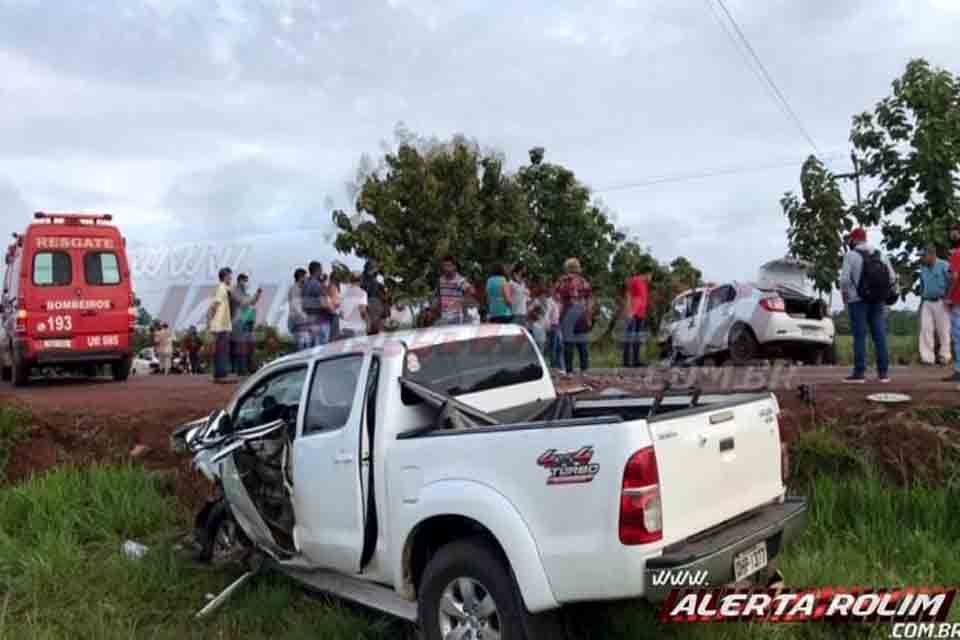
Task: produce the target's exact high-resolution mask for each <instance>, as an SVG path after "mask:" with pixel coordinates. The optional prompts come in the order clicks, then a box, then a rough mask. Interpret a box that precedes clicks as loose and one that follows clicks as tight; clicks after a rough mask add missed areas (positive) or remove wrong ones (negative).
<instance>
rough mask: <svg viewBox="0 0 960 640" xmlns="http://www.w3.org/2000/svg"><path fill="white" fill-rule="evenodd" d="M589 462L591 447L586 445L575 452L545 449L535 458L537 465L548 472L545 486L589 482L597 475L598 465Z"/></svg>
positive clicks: (591, 455)
mask: <svg viewBox="0 0 960 640" xmlns="http://www.w3.org/2000/svg"><path fill="white" fill-rule="evenodd" d="M591 460H593V446H592V445H587V446H585V447H580V448H579V449H577V450H576V451H566V452H559V451H557V450H556V449H547V450H546V451H544V452H543V453H542V454H540V457H539V458H537V464H538V465H540V466H541V467H543V468H545V469H547V470H548V471H549V472H550V475H549V476H548V477H547V484H577V483H583V482H590V481H591V480H593V477H594V476H595V475H597V473H599V471H600V465H599V464H597V463H595V462H591Z"/></svg>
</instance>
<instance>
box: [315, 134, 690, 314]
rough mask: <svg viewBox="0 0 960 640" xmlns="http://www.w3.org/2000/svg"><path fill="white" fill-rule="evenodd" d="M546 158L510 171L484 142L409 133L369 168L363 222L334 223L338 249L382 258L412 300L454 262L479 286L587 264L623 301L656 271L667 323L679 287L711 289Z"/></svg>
mask: <svg viewBox="0 0 960 640" xmlns="http://www.w3.org/2000/svg"><path fill="white" fill-rule="evenodd" d="M545 156H546V152H545V151H544V149H543V148H540V147H537V148H534V149H532V150H531V151H530V154H529V160H530V163H529V164H528V165H524V166H521V167H520V168H519V169H518V170H517V172H516V173H515V174H511V173H508V172H507V171H505V169H504V160H503V158H502V157H501V155H500V154H498V153H495V152H490V151H484V150H482V149H481V148H480V146H479V145H478V144H477V143H476V142H474V141H470V140H467V139H466V138H464V137H462V136H457V137H454V138H453V139H452V140H451V141H449V142H442V141H439V140H436V139H429V140H428V139H424V138H419V137H417V136H415V135H414V134H412V133H410V132H409V131H408V130H406V129H405V128H402V127H401V128H399V129H398V132H397V145H396V149H395V150H392V151H388V152H386V153H385V155H384V157H383V159H382V160H381V161H380V162H379V164H377V165H374V164H373V163H372V162H370V161H369V160H366V159H364V160H362V164H363V168H362V169H361V175H360V177H359V179H358V181H357V185H356V190H355V193H356V208H357V213H356V215H353V216H350V215H348V214H347V213H346V212H344V211H335V212H334V214H333V219H334V223H335V225H336V227H337V230H338V234H337V237H336V240H335V246H336V248H337V250H338V251H340V252H343V253H351V252H352V253H354V254H356V255H357V256H359V257H361V258H371V257H375V258H377V259H378V260H379V262H380V264H381V266H382V268H383V272H384V274H385V275H386V276H387V279H388V281H390V282H392V283H394V284H395V287H396V289H398V290H399V291H400V292H401V293H402V294H405V296H407V297H413V298H418V297H422V296H424V295H425V294H426V293H427V292H428V291H429V290H430V289H431V287H432V285H433V282H434V278H435V275H436V271H437V268H438V263H439V260H440V258H441V257H443V256H444V255H446V254H448V253H449V254H452V255H454V256H455V257H457V259H458V261H459V263H460V271H461V272H462V273H463V274H464V275H465V276H466V277H467V278H468V279H469V280H471V281H472V282H474V283H477V284H481V283H482V282H483V280H484V278H485V277H486V276H487V275H488V273H489V269H490V267H491V265H493V264H495V263H505V264H507V265H511V264H513V263H515V262H517V261H523V262H525V263H526V264H527V265H528V267H529V271H530V273H531V275H533V276H534V277H537V278H543V279H545V280H547V281H552V280H554V279H555V278H556V277H557V276H559V275H560V274H561V273H562V271H563V263H564V261H565V260H566V259H567V258H570V257H577V258H579V259H580V262H581V265H582V267H583V273H584V275H585V276H586V277H587V278H589V279H590V280H591V282H592V284H593V286H594V290H595V291H597V292H598V294H599V295H600V296H602V297H605V298H606V299H608V300H609V299H611V298H612V299H613V300H617V299H619V298H620V297H621V296H622V294H623V286H624V282H625V281H626V278H627V277H628V276H629V275H633V274H635V273H648V274H650V276H651V315H655V314H657V313H659V314H660V315H662V312H663V310H665V309H666V308H668V306H669V303H670V299H671V297H672V294H673V293H674V291H675V289H677V287H681V286H682V288H684V289H685V288H689V287H692V286H697V285H698V284H700V283H701V279H702V274H701V272H700V271H699V270H698V269H697V268H695V267H694V266H693V265H692V264H691V263H690V261H689V260H687V259H686V258H679V259H677V260H675V261H674V262H673V263H672V264H671V265H663V264H660V263H659V262H658V261H657V260H656V259H655V258H653V256H652V255H651V253H650V251H649V250H647V249H645V248H643V247H641V246H640V245H639V244H637V243H636V242H626V241H625V238H624V235H623V234H622V233H621V232H619V231H618V230H617V229H616V227H615V225H614V224H613V222H612V221H611V216H610V215H609V214H608V213H607V212H606V211H605V210H604V208H603V206H602V205H601V204H600V203H598V202H596V201H595V200H593V198H592V197H591V195H590V190H589V189H588V188H587V187H586V186H585V185H583V184H582V183H581V182H579V181H578V180H577V178H576V176H575V175H574V173H573V172H572V171H570V170H569V169H567V168H566V167H563V166H562V165H559V164H553V163H548V162H545V161H544V158H545ZM479 293H480V295H481V296H482V288H481V291H480V292H479ZM617 304H618V303H617V302H613V303H612V304H609V305H608V306H609V307H611V309H612V308H613V307H616V306H617ZM660 315H657V318H659V317H660Z"/></svg>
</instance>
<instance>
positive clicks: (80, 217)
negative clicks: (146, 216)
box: [33, 211, 113, 226]
mask: <svg viewBox="0 0 960 640" xmlns="http://www.w3.org/2000/svg"><path fill="white" fill-rule="evenodd" d="M33 217H34V219H35V220H43V221H45V222H48V223H50V224H74V225H84V224H87V225H94V226H95V225H97V224H99V223H103V222H110V221H111V220H113V216H112V215H110V214H109V213H46V212H44V211H37V212H36V213H34V214H33Z"/></svg>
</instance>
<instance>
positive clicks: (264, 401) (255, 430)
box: [220, 365, 307, 551]
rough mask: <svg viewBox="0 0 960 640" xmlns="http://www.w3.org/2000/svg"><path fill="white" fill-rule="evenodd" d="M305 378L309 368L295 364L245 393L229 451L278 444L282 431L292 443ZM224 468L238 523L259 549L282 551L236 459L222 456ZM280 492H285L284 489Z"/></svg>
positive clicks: (231, 416) (237, 409)
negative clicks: (278, 437) (265, 441)
mask: <svg viewBox="0 0 960 640" xmlns="http://www.w3.org/2000/svg"><path fill="white" fill-rule="evenodd" d="M306 378H307V367H306V365H296V366H292V367H288V368H285V369H282V370H279V371H275V372H271V373H269V374H266V375H265V376H264V377H263V378H260V379H258V380H256V381H255V382H254V383H253V384H252V385H251V386H250V387H249V388H248V389H246V390H244V391H242V392H241V395H240V397H239V399H238V400H237V402H236V403H235V404H234V408H233V411H232V412H231V413H230V414H229V418H228V421H229V423H228V424H229V427H228V428H229V431H230V433H232V434H233V435H234V436H236V440H235V441H234V442H233V443H232V444H231V445H229V447H228V448H229V449H238V448H240V447H246V446H256V443H257V442H258V441H262V440H265V439H266V438H268V437H270V438H271V441H275V440H276V435H277V434H278V432H280V431H282V430H286V431H287V434H288V437H287V438H286V442H289V441H290V439H292V437H293V435H294V433H295V429H296V423H297V416H298V415H299V413H300V406H301V400H302V398H303V396H304V392H305V383H306ZM221 453H222V454H226V453H228V451H226V450H224V451H223V452H221ZM279 455H280V456H287V455H289V452H288V451H281V452H279ZM222 465H223V466H222V468H221V472H220V477H221V480H222V482H223V493H224V496H225V497H226V499H227V501H228V502H229V504H230V508H231V511H232V512H233V514H234V516H235V517H236V519H237V522H238V523H239V524H240V526H241V527H242V528H243V530H244V532H245V533H246V534H247V536H248V537H249V538H250V539H251V540H252V541H253V542H255V543H257V544H258V545H259V546H262V547H264V548H266V549H270V550H274V551H281V550H282V548H281V547H280V546H279V545H278V544H277V540H276V538H275V537H274V535H273V533H271V530H270V527H269V526H268V525H267V523H266V522H265V520H264V518H263V516H261V514H260V513H259V511H258V510H257V507H256V504H255V503H254V500H253V498H252V497H251V495H250V492H249V491H248V488H247V486H246V484H245V482H244V473H242V472H241V469H239V468H238V467H237V462H236V459H235V456H233V455H229V454H228V455H223V458H222ZM277 489H278V490H281V491H282V490H284V488H283V487H278V488H277Z"/></svg>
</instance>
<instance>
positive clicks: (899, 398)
mask: <svg viewBox="0 0 960 640" xmlns="http://www.w3.org/2000/svg"><path fill="white" fill-rule="evenodd" d="M867 400H869V401H870V402H879V403H881V404H903V403H904V402H910V400H911V398H910V396H908V395H907V394H905V393H873V394H871V395H869V396H867Z"/></svg>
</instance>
